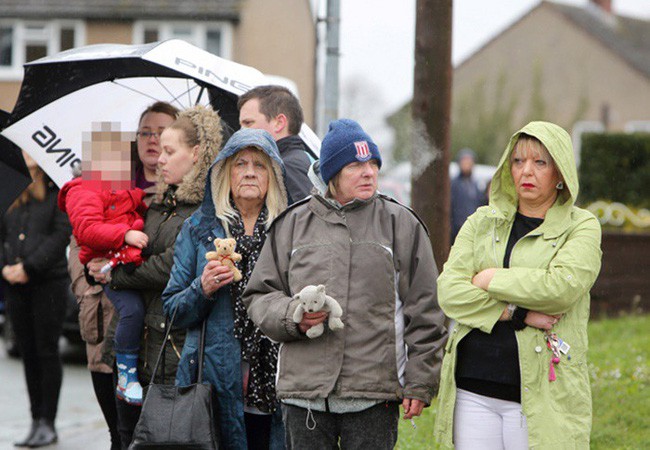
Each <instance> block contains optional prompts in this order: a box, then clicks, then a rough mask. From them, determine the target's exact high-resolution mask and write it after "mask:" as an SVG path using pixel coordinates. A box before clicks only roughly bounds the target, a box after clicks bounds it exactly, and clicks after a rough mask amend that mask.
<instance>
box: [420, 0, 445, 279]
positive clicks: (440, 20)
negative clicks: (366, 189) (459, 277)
mask: <svg viewBox="0 0 650 450" xmlns="http://www.w3.org/2000/svg"><path fill="white" fill-rule="evenodd" d="M451 13H452V0H417V3H416V25H415V72H414V77H413V79H414V83H413V102H412V106H411V107H412V116H413V133H414V135H413V139H412V142H413V148H412V149H411V168H412V169H411V186H412V188H411V192H412V199H411V200H412V205H413V208H414V209H415V211H416V212H417V213H418V214H419V215H420V217H421V218H422V219H423V220H424V223H425V224H426V225H427V227H428V228H429V233H430V239H431V246H432V247H433V254H434V256H435V258H436V264H437V265H438V270H442V265H443V264H444V263H445V261H447V257H448V256H449V243H450V224H449V210H450V184H449V159H450V156H449V155H450V151H449V147H450V143H451V131H450V121H451V120H450V116H451V85H452V66H451Z"/></svg>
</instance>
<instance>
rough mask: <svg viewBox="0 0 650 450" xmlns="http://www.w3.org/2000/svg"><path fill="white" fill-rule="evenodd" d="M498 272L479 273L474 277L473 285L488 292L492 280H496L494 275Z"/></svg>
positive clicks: (489, 270)
mask: <svg viewBox="0 0 650 450" xmlns="http://www.w3.org/2000/svg"><path fill="white" fill-rule="evenodd" d="M496 271H497V269H496V268H489V269H483V270H481V271H480V272H479V273H477V274H476V275H474V278H472V284H473V285H474V286H476V287H477V288H481V289H483V290H484V291H487V290H488V286H489V285H490V282H491V281H492V278H494V274H495V273H496Z"/></svg>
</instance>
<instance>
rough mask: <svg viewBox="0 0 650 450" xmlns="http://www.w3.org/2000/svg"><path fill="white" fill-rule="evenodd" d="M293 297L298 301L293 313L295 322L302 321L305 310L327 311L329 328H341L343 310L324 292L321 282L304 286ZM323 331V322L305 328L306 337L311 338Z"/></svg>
mask: <svg viewBox="0 0 650 450" xmlns="http://www.w3.org/2000/svg"><path fill="white" fill-rule="evenodd" d="M293 298H294V299H295V300H299V301H300V304H299V305H298V307H297V308H296V311H295V312H294V313H293V321H294V322H295V323H300V322H301V321H302V316H303V314H304V313H305V312H310V313H313V312H318V311H327V312H328V313H329V319H328V326H329V328H330V330H333V331H334V330H340V329H341V328H343V326H344V325H343V322H342V321H341V316H342V315H343V310H342V309H341V306H340V305H339V303H338V302H337V301H336V300H334V299H333V298H332V297H330V296H329V295H327V294H325V286H323V285H322V284H319V285H318V286H305V287H304V288H302V290H301V291H300V292H299V293H297V294H296V295H294V296H293ZM323 331H324V327H323V324H322V323H319V324H318V325H314V326H313V327H311V328H310V329H309V330H307V337H308V338H311V339H313V338H317V337H318V336H320V335H321V334H323Z"/></svg>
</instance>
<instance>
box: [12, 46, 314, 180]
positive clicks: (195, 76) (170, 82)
mask: <svg viewBox="0 0 650 450" xmlns="http://www.w3.org/2000/svg"><path fill="white" fill-rule="evenodd" d="M265 83H267V78H266V77H265V76H264V75H263V74H262V73H261V72H260V71H258V70H257V69H254V68H253V67H249V66H245V65H242V64H238V63H235V62H233V61H229V60H227V59H224V58H220V57H218V56H216V55H213V54H211V53H208V52H206V51H205V50H202V49H200V48H198V47H195V46H193V45H191V44H189V43H187V42H185V41H182V40H178V39H172V40H168V41H164V42H155V43H152V44H144V45H119V44H100V45H91V46H87V47H80V48H76V49H72V50H67V51H64V52H61V53H58V54H55V55H52V56H48V57H45V58H41V59H39V60H37V61H33V62H30V63H28V64H26V65H25V77H24V79H23V83H22V86H21V88H20V93H19V96H18V101H17V103H16V106H15V107H14V109H13V111H12V112H11V117H10V118H9V121H8V122H7V124H6V126H5V128H4V130H3V131H2V134H3V135H4V136H6V137H8V138H9V139H11V140H12V141H13V142H14V143H16V144H17V145H19V146H20V147H21V148H22V149H23V150H25V151H26V152H27V153H29V155H30V156H31V157H32V158H34V160H35V161H36V162H37V163H38V165H39V166H40V167H41V168H42V169H43V170H44V171H45V172H46V173H47V174H48V175H49V177H50V178H51V179H52V180H53V181H54V182H55V183H56V184H57V185H59V186H62V185H63V184H64V183H65V182H66V181H68V180H70V179H71V178H72V170H71V167H72V166H73V165H74V164H75V163H76V162H77V161H79V160H80V159H81V148H82V145H83V141H84V137H85V136H86V133H87V132H89V131H91V130H92V128H93V125H94V124H95V123H97V122H111V123H116V122H117V123H119V124H120V129H121V131H123V132H134V131H136V128H137V120H138V117H139V115H140V113H141V112H142V111H143V110H144V109H145V108H146V107H147V106H149V105H151V104H152V103H154V102H155V101H158V100H161V101H167V102H169V103H171V104H173V105H175V106H177V107H179V108H180V109H184V108H188V107H190V106H193V105H195V104H197V103H201V104H210V105H212V107H213V108H214V109H215V110H217V111H218V112H219V114H220V116H221V118H222V119H223V120H224V121H225V123H226V124H227V125H228V127H229V128H230V129H231V130H236V129H238V128H239V111H238V109H237V101H238V99H239V96H240V95H241V94H243V93H244V92H246V91H248V90H249V89H250V88H251V87H253V86H258V85H260V84H265ZM228 127H227V128H228ZM309 133H311V135H312V137H315V135H314V134H313V132H311V130H309V129H308V128H307V127H306V126H305V127H304V128H303V132H301V137H303V139H305V141H306V142H307V143H308V145H310V147H312V148H314V147H316V148H318V145H313V144H311V142H313V141H314V139H309V136H307V139H306V138H305V136H303V134H309ZM315 141H318V139H317V138H316V139H315ZM317 144H319V142H318V143H317ZM315 154H317V153H315Z"/></svg>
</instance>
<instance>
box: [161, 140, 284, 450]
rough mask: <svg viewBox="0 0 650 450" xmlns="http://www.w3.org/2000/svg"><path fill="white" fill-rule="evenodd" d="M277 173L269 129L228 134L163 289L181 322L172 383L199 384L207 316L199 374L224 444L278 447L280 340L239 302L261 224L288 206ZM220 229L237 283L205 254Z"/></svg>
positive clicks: (277, 160)
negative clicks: (209, 391)
mask: <svg viewBox="0 0 650 450" xmlns="http://www.w3.org/2000/svg"><path fill="white" fill-rule="evenodd" d="M283 172H284V167H283V165H282V161H281V159H280V157H279V152H278V149H277V146H276V144H275V142H274V140H273V138H272V137H271V135H270V134H269V133H268V132H266V131H263V130H254V129H242V130H240V131H237V132H236V133H235V134H233V135H232V137H231V138H230V140H229V141H228V142H227V143H226V145H225V147H224V149H223V150H222V151H221V152H220V153H219V155H218V156H217V157H216V158H215V161H214V163H213V164H212V167H211V168H210V172H209V174H208V180H207V186H206V191H205V196H204V199H203V203H202V205H201V207H200V208H199V209H198V210H197V211H196V212H195V213H194V214H193V215H192V216H191V217H190V218H189V219H188V220H187V221H186V222H185V224H184V225H183V228H182V229H181V232H180V234H179V235H178V238H177V240H176V247H175V254H174V267H173V269H172V272H171V278H170V280H169V284H168V285H167V288H166V289H165V292H164V293H163V297H162V298H163V302H164V309H165V313H166V314H167V315H168V316H169V317H171V316H172V315H173V314H174V311H176V316H175V319H174V325H175V326H178V327H184V328H188V334H187V339H186V341H185V346H184V348H183V353H182V355H181V361H180V364H179V367H178V373H177V377H176V382H177V384H179V385H188V384H191V383H193V382H196V379H197V365H198V360H197V354H198V342H199V333H200V329H201V325H202V323H203V321H204V320H207V327H206V338H205V363H204V367H203V379H204V380H207V381H209V382H210V383H211V384H213V385H214V386H215V387H216V391H217V399H218V402H219V417H218V422H219V427H220V431H221V446H222V448H228V449H246V448H275V447H277V445H280V447H281V446H282V445H283V444H280V443H279V442H278V441H281V440H282V438H283V436H282V431H281V421H277V420H272V419H274V418H275V417H277V416H276V415H274V414H273V413H274V412H275V411H276V400H275V371H276V365H277V346H276V344H274V343H273V342H271V341H270V340H269V339H268V338H267V337H266V336H264V335H263V334H262V333H261V332H260V331H259V329H258V328H257V327H256V326H255V325H254V324H253V323H252V322H251V321H250V319H249V318H248V315H247V313H246V309H245V308H244V306H243V304H242V302H241V294H242V292H243V291H244V288H245V287H246V283H247V282H248V279H249V276H250V274H251V272H252V270H253V267H254V265H255V262H256V261H257V258H258V256H259V252H260V250H261V249H262V245H263V244H264V240H265V238H266V230H267V228H268V226H269V225H270V224H271V222H272V221H273V219H275V218H276V217H277V216H278V215H279V214H280V213H281V212H282V211H283V210H284V209H285V208H286V206H287V194H286V189H285V185H284V176H283ZM225 237H233V238H235V239H236V241H237V247H236V251H237V253H240V254H241V255H242V260H241V261H240V262H239V263H238V268H239V270H240V271H241V273H242V275H243V277H242V279H241V280H240V281H238V282H235V281H234V280H233V272H232V271H231V269H229V268H228V267H226V266H225V265H221V264H220V263H219V262H217V261H206V258H205V254H206V253H207V252H209V251H212V250H214V249H215V247H214V240H215V239H217V238H225ZM271 436H273V438H271ZM276 436H277V437H278V438H279V439H278V438H276Z"/></svg>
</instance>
